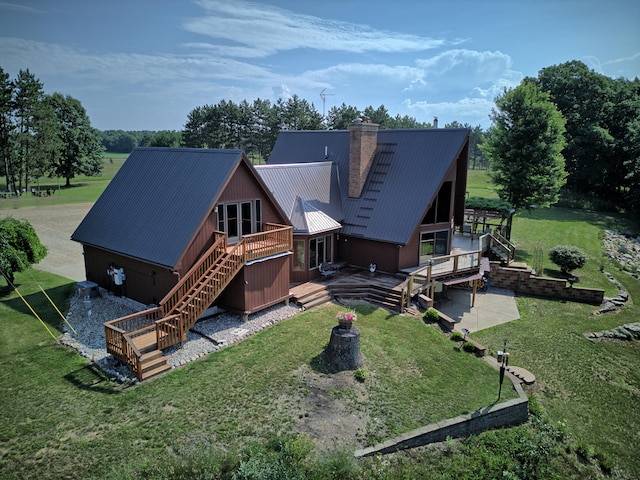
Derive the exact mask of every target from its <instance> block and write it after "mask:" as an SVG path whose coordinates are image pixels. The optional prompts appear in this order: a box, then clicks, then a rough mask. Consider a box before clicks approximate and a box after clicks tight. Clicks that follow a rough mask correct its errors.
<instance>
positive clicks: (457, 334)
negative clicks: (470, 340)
mask: <svg viewBox="0 0 640 480" xmlns="http://www.w3.org/2000/svg"><path fill="white" fill-rule="evenodd" d="M451 340H453V341H454V342H461V341H462V340H464V337H463V336H462V334H461V333H460V332H453V333H452V334H451Z"/></svg>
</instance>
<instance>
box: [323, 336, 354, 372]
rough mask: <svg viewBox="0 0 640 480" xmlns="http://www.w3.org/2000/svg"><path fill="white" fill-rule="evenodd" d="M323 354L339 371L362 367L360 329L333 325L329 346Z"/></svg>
mask: <svg viewBox="0 0 640 480" xmlns="http://www.w3.org/2000/svg"><path fill="white" fill-rule="evenodd" d="M323 355H324V358H325V360H327V362H329V363H330V364H331V366H332V367H333V369H334V370H335V371H337V372H340V371H343V370H356V369H358V368H360V367H361V366H362V354H361V353H360V329H358V328H355V327H351V328H350V329H345V328H341V327H340V326H336V327H333V328H332V329H331V339H330V340H329V346H328V347H327V348H326V349H325V350H324V352H323Z"/></svg>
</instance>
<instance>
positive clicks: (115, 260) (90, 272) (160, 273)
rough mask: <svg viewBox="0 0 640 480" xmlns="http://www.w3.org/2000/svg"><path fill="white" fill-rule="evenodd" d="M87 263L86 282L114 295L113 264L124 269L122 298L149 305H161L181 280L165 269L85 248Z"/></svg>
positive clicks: (86, 246)
mask: <svg viewBox="0 0 640 480" xmlns="http://www.w3.org/2000/svg"><path fill="white" fill-rule="evenodd" d="M84 259H85V268H86V269H87V280H89V281H91V282H95V283H97V284H98V285H100V286H101V287H103V288H106V289H107V290H111V291H114V286H113V285H112V284H111V279H110V277H109V276H108V275H107V269H108V268H109V265H111V264H113V265H114V266H115V267H116V268H123V269H124V273H125V275H126V281H125V283H124V286H123V289H122V292H121V293H122V295H126V296H127V297H128V298H132V299H133V300H136V301H138V302H141V303H144V304H146V305H149V304H152V303H153V304H157V303H159V302H160V300H161V299H162V298H163V297H164V296H165V295H166V294H167V292H169V290H171V289H172V288H173V287H174V286H175V284H176V283H177V282H178V276H177V275H175V274H173V273H172V272H171V271H170V270H168V269H166V268H163V267H158V266H156V265H151V264H148V263H143V262H140V261H138V260H134V259H132V258H128V257H124V256H122V255H117V254H115V253H110V252H107V251H105V250H100V249H97V248H94V247H91V246H89V245H85V246H84Z"/></svg>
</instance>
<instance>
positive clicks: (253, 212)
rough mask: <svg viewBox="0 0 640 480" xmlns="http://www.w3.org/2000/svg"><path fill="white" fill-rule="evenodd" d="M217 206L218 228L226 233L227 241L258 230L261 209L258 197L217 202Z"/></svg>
mask: <svg viewBox="0 0 640 480" xmlns="http://www.w3.org/2000/svg"><path fill="white" fill-rule="evenodd" d="M217 208H218V230H220V231H221V232H225V233H226V234H227V237H228V241H229V243H235V242H238V241H239V240H240V239H241V238H242V237H243V236H244V235H249V234H251V233H256V232H259V231H260V228H261V219H262V211H261V204H260V200H259V199H256V200H245V201H243V202H232V203H219V204H218V207H217Z"/></svg>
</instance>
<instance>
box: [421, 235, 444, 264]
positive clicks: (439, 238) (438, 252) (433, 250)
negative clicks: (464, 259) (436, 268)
mask: <svg viewBox="0 0 640 480" xmlns="http://www.w3.org/2000/svg"><path fill="white" fill-rule="evenodd" d="M448 246H449V232H448V230H442V231H440V232H425V233H421V234H420V264H423V263H427V262H428V261H429V260H430V259H432V258H433V257H440V256H442V255H446V254H447V253H448V252H447V247H448Z"/></svg>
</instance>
